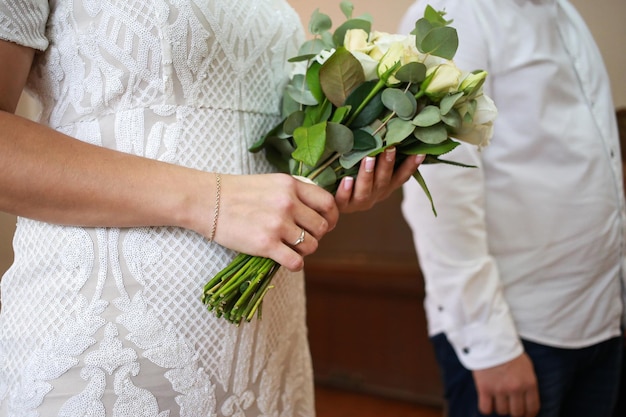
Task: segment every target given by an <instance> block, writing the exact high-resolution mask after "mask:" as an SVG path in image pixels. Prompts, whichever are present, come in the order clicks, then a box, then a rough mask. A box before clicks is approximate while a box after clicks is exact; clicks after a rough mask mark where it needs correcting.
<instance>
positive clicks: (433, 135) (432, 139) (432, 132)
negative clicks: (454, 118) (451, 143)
mask: <svg viewBox="0 0 626 417" xmlns="http://www.w3.org/2000/svg"><path fill="white" fill-rule="evenodd" d="M413 135H415V137H416V138H418V139H419V140H421V141H422V142H425V143H430V144H433V145H434V144H437V143H441V142H444V141H445V140H446V139H448V131H447V129H446V127H445V125H444V124H443V123H438V124H436V125H433V126H428V127H420V126H416V127H415V130H414V131H413Z"/></svg>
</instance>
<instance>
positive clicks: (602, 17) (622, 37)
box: [0, 0, 626, 273]
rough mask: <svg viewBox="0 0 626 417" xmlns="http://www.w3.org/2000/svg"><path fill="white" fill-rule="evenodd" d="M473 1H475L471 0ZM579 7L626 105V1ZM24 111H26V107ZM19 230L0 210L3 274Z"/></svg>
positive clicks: (392, 22)
mask: <svg viewBox="0 0 626 417" xmlns="http://www.w3.org/2000/svg"><path fill="white" fill-rule="evenodd" d="M468 1H471V0H468ZM571 1H572V3H573V4H574V5H575V6H576V7H577V8H578V10H579V11H580V12H581V14H582V15H583V17H584V18H585V20H586V21H587V23H588V25H589V27H590V28H591V31H592V32H593V34H594V36H595V37H596V41H597V42H598V45H599V47H600V50H601V51H602V54H603V56H604V60H605V62H606V65H607V67H608V70H609V76H610V77H611V82H612V86H613V94H614V98H615V104H616V106H617V107H626V54H625V53H624V42H625V41H626V25H625V24H623V18H624V16H626V1H624V0H596V1H593V2H590V1H589V0H571ZM339 2H340V0H317V1H315V2H312V1H310V0H290V3H291V4H292V5H293V6H294V8H295V9H296V10H297V11H298V13H299V14H300V16H301V19H302V21H303V23H304V24H305V25H306V24H308V21H309V17H310V16H311V13H313V10H314V9H315V8H320V10H321V11H322V12H324V13H327V14H329V15H330V16H331V17H332V18H333V20H334V21H335V22H336V24H338V23H339V22H341V21H342V14H341V12H340V10H339ZM353 3H354V5H355V15H358V14H361V13H365V12H368V13H371V14H372V15H374V16H375V19H374V22H375V26H376V28H377V29H378V30H381V31H387V32H394V31H395V30H396V27H397V25H398V22H399V20H400V17H401V15H402V13H403V12H404V10H405V9H406V8H407V7H408V6H409V5H410V4H411V3H412V0H387V1H381V0H353ZM23 111H24V110H23ZM14 229H15V217H13V216H10V215H7V214H3V213H0V273H2V272H3V271H4V270H5V269H6V268H7V267H8V266H9V265H10V264H11V262H12V259H13V256H12V251H11V236H12V234H13V231H14Z"/></svg>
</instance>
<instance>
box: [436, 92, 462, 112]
mask: <svg viewBox="0 0 626 417" xmlns="http://www.w3.org/2000/svg"><path fill="white" fill-rule="evenodd" d="M461 97H463V93H462V92H458V93H456V94H451V95H448V96H445V97H444V98H443V99H442V100H441V102H440V103H439V108H440V109H441V114H448V112H449V111H450V110H452V109H453V108H454V105H455V104H456V103H457V102H458V101H459V100H460V99H461Z"/></svg>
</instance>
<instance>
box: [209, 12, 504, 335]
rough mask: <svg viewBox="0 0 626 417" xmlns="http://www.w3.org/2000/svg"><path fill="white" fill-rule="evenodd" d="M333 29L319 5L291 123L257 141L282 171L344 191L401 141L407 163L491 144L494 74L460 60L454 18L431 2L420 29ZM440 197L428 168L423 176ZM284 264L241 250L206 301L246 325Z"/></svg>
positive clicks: (362, 23)
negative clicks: (489, 87) (365, 165)
mask: <svg viewBox="0 0 626 417" xmlns="http://www.w3.org/2000/svg"><path fill="white" fill-rule="evenodd" d="M340 7H341V9H342V11H343V14H344V15H345V17H346V21H345V22H344V23H343V24H342V25H340V26H339V27H338V28H337V29H336V30H334V31H333V32H331V28H332V22H331V19H330V18H329V17H328V16H327V15H325V14H322V13H320V12H319V11H315V12H314V14H313V16H312V18H311V22H310V24H309V31H310V33H311V34H312V35H313V38H312V39H311V40H309V41H307V42H305V43H304V44H303V45H302V46H301V49H300V51H299V54H298V56H297V57H295V58H292V59H291V60H290V62H292V63H293V64H294V68H295V70H294V73H293V74H292V77H291V79H290V82H289V83H288V85H287V86H286V88H285V91H284V94H283V117H284V118H283V120H282V122H280V123H279V124H278V125H277V126H276V127H274V128H273V129H272V130H271V131H270V132H268V133H267V134H266V135H265V136H263V137H262V138H261V139H260V140H259V141H258V142H257V143H255V144H254V145H253V146H252V147H251V149H250V151H251V152H259V151H261V150H264V151H265V153H266V157H267V158H268V160H269V161H270V162H271V163H272V164H273V165H275V166H276V167H277V169H278V170H279V171H281V172H285V173H289V174H292V175H294V176H297V177H304V178H306V179H308V180H310V181H312V182H314V183H315V184H317V185H319V186H321V187H323V188H325V189H327V190H329V191H330V192H334V191H335V190H336V188H337V186H338V184H339V182H340V180H341V179H342V178H343V177H345V176H347V175H350V176H354V175H356V174H357V172H358V168H359V162H360V161H361V159H362V158H364V157H366V156H375V155H378V154H379V153H381V152H384V150H385V149H386V148H389V147H395V148H396V152H397V153H396V155H397V163H398V164H399V163H401V162H402V161H403V160H404V159H405V158H406V157H408V156H409V155H418V154H419V155H425V156H426V159H425V160H424V162H423V163H424V164H432V163H448V164H454V165H460V166H465V165H463V164H459V163H456V162H454V161H449V160H445V159H442V158H441V156H442V155H444V154H446V153H447V152H450V151H451V150H452V149H454V148H455V147H456V146H458V145H459V142H458V141H465V142H468V143H470V144H473V145H476V146H478V147H479V148H480V147H483V146H486V145H488V143H489V140H490V138H491V136H492V131H493V121H494V119H495V116H496V114H497V110H496V108H495V106H494V104H493V101H492V100H491V99H490V98H489V97H487V96H486V95H485V94H484V93H483V89H482V86H483V84H484V82H485V78H486V76H487V73H486V72H485V71H482V70H476V71H472V72H464V71H462V70H461V69H459V68H457V66H456V65H455V64H454V62H453V60H452V59H453V57H454V55H455V53H456V50H457V47H458V37H457V33H456V30H455V29H454V28H453V27H451V26H449V25H450V23H451V22H450V21H447V20H445V18H444V16H445V14H444V13H443V12H440V11H436V10H435V9H433V8H432V7H430V6H427V7H426V10H425V12H424V17H423V18H421V19H419V20H418V21H417V22H416V24H415V30H414V31H413V32H411V34H410V35H397V34H388V33H382V32H376V31H373V30H372V19H371V17H370V16H368V15H366V16H361V17H352V11H353V5H352V4H351V3H350V2H348V1H343V2H342V3H341V6H340ZM414 177H415V179H416V180H417V181H418V182H419V184H420V185H421V187H422V189H423V190H424V192H425V193H426V195H427V196H428V198H429V200H430V202H431V206H432V209H433V212H434V214H435V215H436V211H435V206H434V203H433V199H432V196H431V194H430V192H429V190H428V187H427V186H426V183H425V182H424V179H423V177H422V176H421V174H420V172H419V171H417V172H415V174H414ZM279 267H280V265H278V264H277V263H276V262H275V261H273V260H271V259H268V258H262V257H257V256H250V255H246V254H239V255H238V256H237V257H236V258H235V259H234V260H233V261H232V263H231V264H230V265H229V266H227V267H226V268H225V269H224V270H222V271H221V272H220V273H219V274H217V275H216V276H215V277H214V278H213V279H212V280H210V281H209V282H208V283H207V284H206V286H205V287H204V294H203V297H202V300H203V302H204V304H206V306H207V308H208V309H209V310H210V311H213V312H214V313H215V314H217V315H218V316H219V317H224V318H226V319H227V320H229V321H231V322H233V323H236V324H239V323H241V322H242V321H244V320H245V321H250V320H251V319H252V318H253V317H254V315H255V314H257V316H258V317H260V315H261V305H262V300H263V297H264V295H265V294H266V293H267V291H268V290H269V289H270V288H271V285H270V283H271V280H272V277H273V276H274V274H275V273H276V271H277V270H278V268H279Z"/></svg>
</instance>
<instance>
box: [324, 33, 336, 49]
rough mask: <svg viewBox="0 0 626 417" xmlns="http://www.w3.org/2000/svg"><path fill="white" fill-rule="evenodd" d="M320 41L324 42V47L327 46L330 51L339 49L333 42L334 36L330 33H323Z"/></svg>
mask: <svg viewBox="0 0 626 417" xmlns="http://www.w3.org/2000/svg"><path fill="white" fill-rule="evenodd" d="M320 39H321V40H322V42H324V45H326V49H328V50H329V51H330V50H331V49H333V48H336V47H337V45H335V41H334V40H333V34H332V33H330V32H324V33H322V36H321V37H320Z"/></svg>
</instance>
